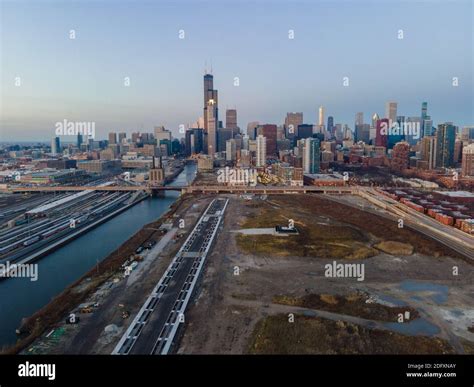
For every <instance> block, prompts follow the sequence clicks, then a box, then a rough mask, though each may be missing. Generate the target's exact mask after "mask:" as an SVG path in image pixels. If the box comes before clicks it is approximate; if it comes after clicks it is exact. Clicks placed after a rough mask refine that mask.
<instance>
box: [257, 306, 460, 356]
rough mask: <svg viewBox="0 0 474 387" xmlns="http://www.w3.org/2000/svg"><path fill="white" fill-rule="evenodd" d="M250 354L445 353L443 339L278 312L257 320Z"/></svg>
mask: <svg viewBox="0 0 474 387" xmlns="http://www.w3.org/2000/svg"><path fill="white" fill-rule="evenodd" d="M249 352H250V353H252V354H448V353H454V349H453V348H452V347H451V346H450V345H449V344H448V343H447V342H446V341H444V340H441V339H438V338H430V337H425V336H405V335H401V334H399V333H394V332H389V331H382V330H375V329H373V330H372V329H367V328H364V327H362V326H359V325H355V324H351V323H346V322H343V321H332V320H327V319H323V318H319V317H314V318H313V317H305V316H300V315H297V316H295V321H294V322H293V323H290V322H289V321H288V316H286V315H283V314H280V315H275V316H269V317H266V318H264V319H262V320H260V321H259V322H258V323H257V325H256V326H255V329H254V332H253V334H252V337H251V339H250V344H249Z"/></svg>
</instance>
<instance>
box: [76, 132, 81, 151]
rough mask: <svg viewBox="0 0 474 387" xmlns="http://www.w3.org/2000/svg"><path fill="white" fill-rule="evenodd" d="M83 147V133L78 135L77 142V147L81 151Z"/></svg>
mask: <svg viewBox="0 0 474 387" xmlns="http://www.w3.org/2000/svg"><path fill="white" fill-rule="evenodd" d="M81 145H82V134H81V133H77V141H76V146H77V147H78V148H79V149H81Z"/></svg>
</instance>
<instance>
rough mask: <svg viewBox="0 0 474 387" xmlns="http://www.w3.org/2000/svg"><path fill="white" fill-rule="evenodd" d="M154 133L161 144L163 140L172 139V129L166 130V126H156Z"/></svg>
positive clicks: (157, 141)
mask: <svg viewBox="0 0 474 387" xmlns="http://www.w3.org/2000/svg"><path fill="white" fill-rule="evenodd" d="M154 135H155V139H156V143H157V144H160V141H161V140H168V141H171V131H170V130H166V129H165V127H164V126H155V128H154Z"/></svg>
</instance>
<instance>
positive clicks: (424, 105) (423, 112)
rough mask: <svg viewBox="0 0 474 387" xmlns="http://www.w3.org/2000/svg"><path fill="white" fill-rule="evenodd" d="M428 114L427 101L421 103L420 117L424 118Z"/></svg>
mask: <svg viewBox="0 0 474 387" xmlns="http://www.w3.org/2000/svg"><path fill="white" fill-rule="evenodd" d="M427 116H428V102H423V103H422V104H421V119H422V120H423V119H425V118H426V117H427Z"/></svg>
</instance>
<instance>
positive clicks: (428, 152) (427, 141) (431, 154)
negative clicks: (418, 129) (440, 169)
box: [420, 136, 436, 169]
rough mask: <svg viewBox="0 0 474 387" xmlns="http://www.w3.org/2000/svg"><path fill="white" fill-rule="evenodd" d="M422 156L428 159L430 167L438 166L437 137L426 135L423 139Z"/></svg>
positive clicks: (428, 166) (423, 158) (425, 159)
mask: <svg viewBox="0 0 474 387" xmlns="http://www.w3.org/2000/svg"><path fill="white" fill-rule="evenodd" d="M420 156H421V159H422V160H423V161H426V163H427V168H428V169H435V168H436V137H435V136H425V137H423V138H422V139H421V147H420Z"/></svg>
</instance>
